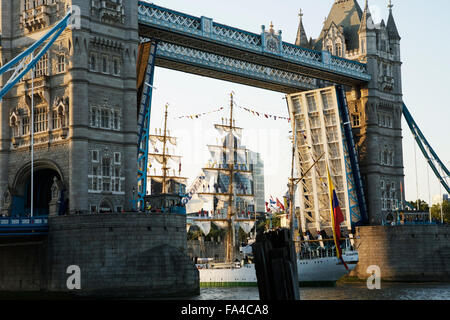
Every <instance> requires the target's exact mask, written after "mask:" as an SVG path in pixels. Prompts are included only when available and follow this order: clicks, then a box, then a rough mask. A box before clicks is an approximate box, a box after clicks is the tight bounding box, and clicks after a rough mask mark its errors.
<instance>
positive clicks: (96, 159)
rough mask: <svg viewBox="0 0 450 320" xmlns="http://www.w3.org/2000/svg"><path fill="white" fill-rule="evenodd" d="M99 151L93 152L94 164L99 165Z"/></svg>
mask: <svg viewBox="0 0 450 320" xmlns="http://www.w3.org/2000/svg"><path fill="white" fill-rule="evenodd" d="M98 161H99V160H98V150H92V162H96V163H98Z"/></svg>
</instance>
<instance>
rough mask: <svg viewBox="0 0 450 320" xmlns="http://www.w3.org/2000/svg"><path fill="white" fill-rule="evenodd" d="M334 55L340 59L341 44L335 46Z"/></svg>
mask: <svg viewBox="0 0 450 320" xmlns="http://www.w3.org/2000/svg"><path fill="white" fill-rule="evenodd" d="M336 55H337V56H338V57H342V44H340V43H337V44H336Z"/></svg>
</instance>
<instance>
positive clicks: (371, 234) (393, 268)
mask: <svg viewBox="0 0 450 320" xmlns="http://www.w3.org/2000/svg"><path fill="white" fill-rule="evenodd" d="M356 238H357V240H356V247H357V248H358V252H359V262H358V264H357V266H356V268H355V270H354V271H353V272H352V274H353V275H355V276H357V277H359V278H360V279H367V278H368V277H369V276H370V275H369V274H368V273H366V270H367V268H368V267H369V266H371V265H376V266H379V267H380V269H381V279H382V280H386V281H418V282H421V281H440V282H447V281H448V282H450V242H449V241H450V226H449V225H444V226H395V227H393V226H370V227H359V228H357V229H356Z"/></svg>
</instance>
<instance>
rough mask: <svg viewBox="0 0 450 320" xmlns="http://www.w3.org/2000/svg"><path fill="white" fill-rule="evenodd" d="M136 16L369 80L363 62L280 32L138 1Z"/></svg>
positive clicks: (148, 22)
mask: <svg viewBox="0 0 450 320" xmlns="http://www.w3.org/2000/svg"><path fill="white" fill-rule="evenodd" d="M138 16H139V17H138V19H139V23H140V24H144V25H150V26H153V27H157V28H161V29H165V30H168V31H171V32H177V33H182V34H185V35H188V36H192V37H196V38H202V39H204V40H207V41H213V42H216V43H219V44H221V45H225V46H229V47H233V48H238V49H243V50H247V51H251V52H255V53H259V54H264V55H272V56H276V57H277V58H281V59H282V60H285V61H289V62H291V63H296V64H299V65H302V66H305V67H312V68H316V69H321V70H324V71H328V72H332V73H336V74H339V75H342V76H348V77H352V78H355V79H358V80H362V81H370V79H371V76H370V75H369V74H368V73H367V69H366V65H365V64H363V63H359V62H357V61H352V60H347V59H343V58H340V57H336V56H332V55H331V54H330V53H329V52H328V51H322V52H321V51H316V50H310V49H307V48H302V47H298V46H296V45H294V44H290V43H287V42H283V41H282V36H281V31H279V32H278V33H275V32H274V31H273V30H272V29H270V30H269V31H266V30H265V27H264V26H262V32H261V34H256V33H251V32H248V31H244V30H240V29H237V28H234V27H230V26H227V25H223V24H219V23H216V22H214V21H213V20H212V19H211V18H207V17H200V18H199V17H194V16H191V15H187V14H185V13H181V12H177V11H173V10H171V9H167V8H163V7H160V6H157V5H155V4H152V3H146V2H139V5H138Z"/></svg>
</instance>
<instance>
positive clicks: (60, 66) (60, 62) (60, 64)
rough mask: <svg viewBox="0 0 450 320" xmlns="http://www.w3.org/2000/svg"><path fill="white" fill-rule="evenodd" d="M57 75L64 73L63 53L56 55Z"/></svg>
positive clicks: (64, 58)
mask: <svg viewBox="0 0 450 320" xmlns="http://www.w3.org/2000/svg"><path fill="white" fill-rule="evenodd" d="M57 67H58V73H63V72H66V56H65V55H64V53H62V54H59V55H58V65H57Z"/></svg>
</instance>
